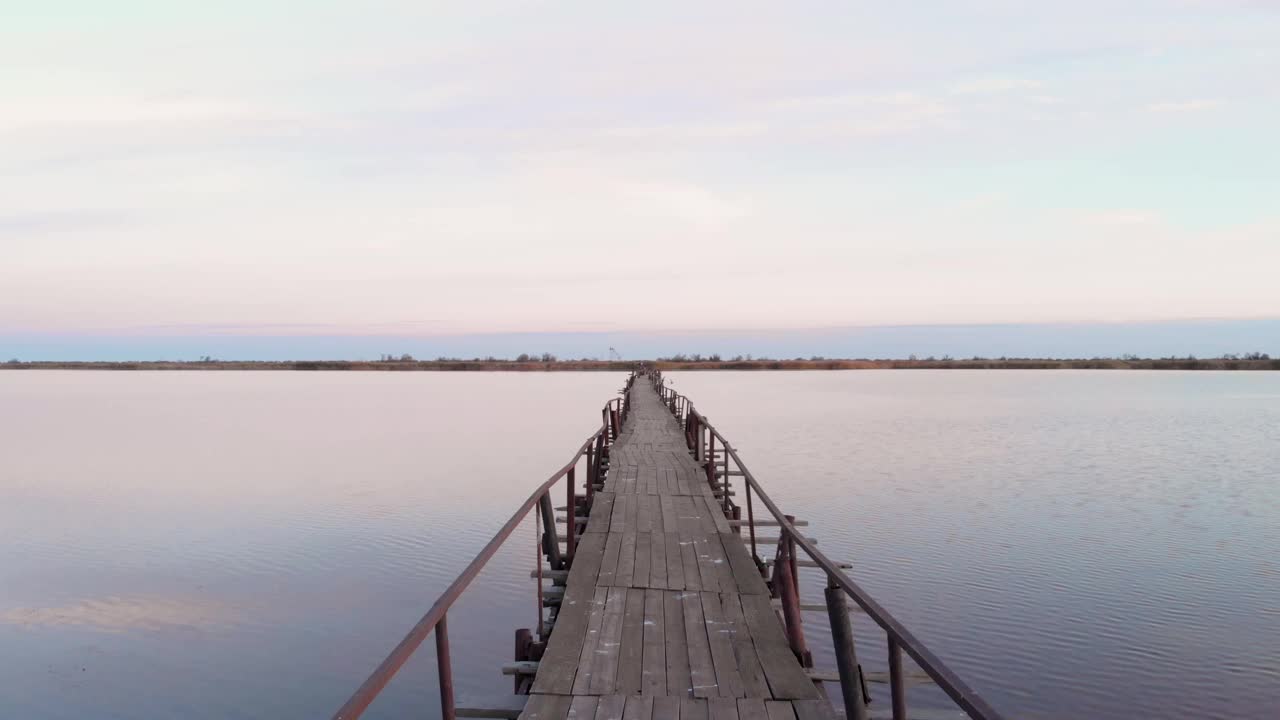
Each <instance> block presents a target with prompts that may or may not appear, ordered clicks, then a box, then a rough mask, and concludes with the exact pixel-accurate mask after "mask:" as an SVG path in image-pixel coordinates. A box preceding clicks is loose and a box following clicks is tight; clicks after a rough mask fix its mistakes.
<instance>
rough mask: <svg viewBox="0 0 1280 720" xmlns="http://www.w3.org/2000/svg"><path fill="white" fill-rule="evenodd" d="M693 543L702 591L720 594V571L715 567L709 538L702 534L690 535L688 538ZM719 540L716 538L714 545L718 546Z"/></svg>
mask: <svg viewBox="0 0 1280 720" xmlns="http://www.w3.org/2000/svg"><path fill="white" fill-rule="evenodd" d="M689 539H690V540H691V541H692V542H693V550H694V555H695V557H697V562H698V574H699V577H700V579H701V583H702V589H703V590H708V591H710V592H720V570H719V568H717V567H716V564H715V557H714V555H713V551H712V549H711V546H712V544H713V542H712V540H711V537H708V536H707V535H704V534H697V535H691V536H690V538H689ZM719 543H720V539H719V538H716V540H715V542H714V544H717V545H718V544H719Z"/></svg>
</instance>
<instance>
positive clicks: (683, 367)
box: [0, 358, 1280, 372]
mask: <svg viewBox="0 0 1280 720" xmlns="http://www.w3.org/2000/svg"><path fill="white" fill-rule="evenodd" d="M644 362H645V363H646V364H647V365H650V366H652V367H656V368H658V369H659V370H664V371H672V370H679V371H697V370H1255V371H1256V370H1280V358H1277V359H1270V358H1267V359H1260V360H1259V359H1236V358H1204V359H1197V358H1162V359H1115V358H1095V359H1054V358H1001V359H969V360H956V359H943V360H936V359H925V360H918V359H908V360H702V361H678V360H659V361H644ZM635 366H636V362H634V361H618V360H614V361H608V360H557V361H552V362H543V361H536V360H535V361H527V362H525V361H515V360H392V361H385V360H384V361H371V360H290V361H248V360H245V361H242V360H228V361H218V360H212V361H192V362H182V361H168V360H159V361H138V362H52V361H51V362H12V361H10V362H0V370H178V371H180V370H215V371H230V370H282V371H283V370H293V371H345V372H352V371H356V372H485V371H488V372H494V371H508V372H589V371H600V372H606V371H613V372H623V371H629V370H631V369H633V368H634V367H635Z"/></svg>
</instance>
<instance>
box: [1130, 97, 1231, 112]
mask: <svg viewBox="0 0 1280 720" xmlns="http://www.w3.org/2000/svg"><path fill="white" fill-rule="evenodd" d="M1219 107H1222V101H1221V100H1210V99H1206V98H1201V99H1196V100H1173V101H1164V102H1157V103H1151V104H1150V105H1148V106H1147V111H1148V112H1157V113H1188V112H1202V111H1205V110H1214V109H1217V108H1219Z"/></svg>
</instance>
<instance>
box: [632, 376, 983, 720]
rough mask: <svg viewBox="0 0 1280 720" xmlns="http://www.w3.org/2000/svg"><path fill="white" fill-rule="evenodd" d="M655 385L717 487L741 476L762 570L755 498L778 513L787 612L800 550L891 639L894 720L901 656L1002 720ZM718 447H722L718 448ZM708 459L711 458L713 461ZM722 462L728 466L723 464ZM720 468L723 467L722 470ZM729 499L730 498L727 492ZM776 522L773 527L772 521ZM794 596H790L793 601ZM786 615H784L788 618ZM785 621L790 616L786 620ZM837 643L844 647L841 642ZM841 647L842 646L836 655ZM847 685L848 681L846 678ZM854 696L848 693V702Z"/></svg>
mask: <svg viewBox="0 0 1280 720" xmlns="http://www.w3.org/2000/svg"><path fill="white" fill-rule="evenodd" d="M644 374H645V375H646V376H648V378H649V379H650V381H651V382H652V383H653V385H654V388H655V389H656V390H657V391H658V393H659V395H660V397H661V398H662V400H663V401H664V402H665V403H666V405H667V407H668V409H670V410H671V412H672V414H674V415H675V416H676V418H677V419H678V420H679V421H680V422H681V424H683V425H684V427H685V436H686V439H687V440H688V441H689V444H690V450H691V451H692V452H693V454H694V457H695V459H697V460H698V461H699V462H703V463H705V464H706V466H707V468H708V470H707V473H708V478H709V481H710V482H711V483H712V485H713V487H721V486H717V485H716V484H715V480H716V479H722V480H723V481H724V485H723V486H722V487H723V488H724V489H725V490H727V489H728V482H729V477H730V476H732V477H741V478H742V481H743V482H744V483H745V486H746V499H747V511H748V517H749V519H748V526H749V527H750V528H751V545H752V547H751V551H752V555H753V556H754V557H755V559H756V561H757V562H758V563H760V565H761V566H763V565H764V562H763V561H761V560H760V558H759V556H758V555H757V554H756V538H755V525H754V523H753V515H754V509H753V505H752V497H753V496H755V497H756V498H758V499H759V500H760V502H762V503H763V504H764V506H765V508H766V509H768V511H769V513H770V514H772V515H773V517H774V522H775V523H776V524H777V526H778V527H779V529H780V531H781V533H782V537H783V538H784V539H785V540H786V542H783V543H780V548H779V551H780V553H781V554H782V557H780V558H779V560H777V561H775V562H774V564H773V567H774V568H775V571H777V570H781V571H782V572H781V573H780V575H781V579H782V580H783V583H782V584H783V585H784V588H783V590H782V592H781V595H782V600H783V604H784V610H786V609H789V608H790V607H791V606H792V605H794V604H796V602H797V598H796V597H795V592H796V585H795V582H796V581H795V566H796V558H795V554H794V551H793V548H796V547H798V548H800V549H801V550H803V551H804V552H805V554H806V555H808V556H809V557H810V558H812V560H813V562H814V563H816V565H817V566H818V567H820V568H821V569H822V570H824V571H825V572H826V575H827V580H828V587H831V588H839V589H840V590H843V591H844V592H845V593H847V594H848V596H849V597H850V598H853V601H854V602H855V603H857V604H858V606H859V607H861V608H862V610H863V611H864V612H865V613H866V615H867V616H868V617H870V618H871V619H872V620H873V621H875V623H876V624H877V625H879V626H880V628H881V629H883V630H884V632H885V634H886V635H887V636H888V655H889V667H890V671H891V673H890V674H891V678H890V684H891V696H892V706H893V717H894V718H895V720H906V696H905V691H906V687H905V682H904V680H903V673H902V671H901V662H902V660H901V653H903V652H905V653H906V654H907V655H909V656H911V658H912V659H913V660H915V661H916V664H918V665H919V666H920V669H922V670H924V672H925V673H926V674H928V676H929V677H930V678H932V679H933V681H934V682H935V683H937V685H938V687H939V688H941V689H942V691H943V692H945V693H946V694H947V696H948V697H950V698H951V700H952V701H953V702H954V703H955V704H956V705H957V706H958V707H959V708H960V709H961V710H963V711H964V712H965V713H966V714H967V715H968V716H969V717H971V718H975V719H976V720H1003V716H1002V715H1001V714H1000V713H999V712H997V711H996V710H995V709H994V708H992V707H991V706H990V705H988V704H987V702H986V701H985V700H983V699H982V697H981V696H979V695H978V693H977V691H975V690H974V689H973V688H971V687H969V685H968V684H966V683H965V682H964V681H963V680H961V679H960V677H959V676H958V675H956V674H955V673H954V672H952V671H951V669H950V668H948V667H947V666H946V664H945V663H943V661H942V659H941V658H939V657H938V656H937V655H934V654H933V652H931V651H930V650H929V649H928V648H927V647H925V644H924V643H923V642H922V641H920V639H919V638H917V637H916V636H915V635H913V634H911V631H910V630H908V629H907V628H906V626H904V625H903V624H902V623H901V622H899V621H898V620H897V619H896V618H894V617H893V615H891V614H890V613H889V611H888V610H886V609H885V608H884V607H883V606H882V605H880V603H878V602H876V601H875V599H873V598H872V597H871V595H870V594H869V593H867V591H866V590H864V589H862V587H860V586H859V585H858V584H857V583H855V582H854V581H853V579H852V578H850V577H849V576H848V575H847V574H846V573H844V572H843V571H842V570H841V569H840V567H839V564H837V563H835V562H833V561H832V560H831V559H830V558H828V557H827V556H826V555H824V554H823V553H822V551H821V550H819V549H818V548H817V546H816V545H815V544H814V541H813V540H811V539H809V538H806V537H805V536H803V535H802V534H801V533H800V531H799V530H798V529H797V527H796V524H795V523H794V518H793V517H791V516H789V515H785V514H784V513H783V512H782V510H781V509H780V508H779V507H778V505H777V504H776V503H774V501H773V499H772V498H770V497H769V495H768V493H766V492H765V491H764V489H763V488H762V487H761V486H760V483H759V482H758V481H757V480H756V478H755V476H754V475H752V474H751V470H750V469H748V468H747V466H746V464H745V463H743V462H742V458H741V457H739V456H738V452H737V450H735V449H734V447H733V445H732V444H731V443H730V442H729V441H728V440H727V439H726V438H725V437H724V435H722V434H721V433H720V432H719V431H718V430H716V428H715V426H713V425H712V424H711V423H710V422H708V421H707V418H706V417H705V416H703V415H702V414H701V413H699V412H698V411H697V409H696V408H695V407H694V405H693V402H692V401H690V400H689V399H688V398H687V397H685V396H684V395H681V394H680V393H677V392H676V391H675V390H672V389H671V388H670V387H667V386H666V385H664V384H663V381H662V375H661V373H658V372H656V371H653V370H647V371H645V373H644ZM717 446H718V447H717ZM715 450H722V451H723V452H724V455H723V456H721V457H717V454H713V451H715ZM708 458H709V459H708ZM721 459H723V464H722V463H721V462H720V461H721ZM730 459H732V461H733V463H734V465H736V466H737V470H736V471H735V470H730V469H729V468H728V462H729V460H730ZM717 466H721V467H722V469H721V467H717ZM726 499H727V494H726ZM771 524H773V523H771ZM774 582H775V584H778V578H776V577H775V581H774ZM788 596H790V597H788ZM785 615H786V613H785V612H784V616H785ZM784 619H785V618H784ZM787 625H788V627H787V630H788V634H789V635H790V634H791V633H792V632H795V633H799V632H800V631H801V627H800V624H799V621H798V618H797V620H796V621H795V626H794V627H792V623H790V622H788V623H787ZM836 642H837V645H839V644H840V641H839V639H837V641H836ZM848 642H849V648H850V655H852V639H850V640H849V641H848ZM792 648H793V650H796V651H797V654H803V653H804V650H803V638H799V639H798V644H797V643H795V642H793V645H792ZM839 651H840V648H837V652H839ZM842 683H844V678H842ZM848 698H849V694H848V693H847V692H846V700H847V699H848ZM846 712H847V713H849V716H850V717H854V716H855V715H854V714H853V712H852V710H851V709H850V708H846Z"/></svg>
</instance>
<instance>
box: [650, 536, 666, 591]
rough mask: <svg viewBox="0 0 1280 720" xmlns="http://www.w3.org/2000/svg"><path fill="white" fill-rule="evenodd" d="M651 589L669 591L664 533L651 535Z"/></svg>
mask: <svg viewBox="0 0 1280 720" xmlns="http://www.w3.org/2000/svg"><path fill="white" fill-rule="evenodd" d="M649 587H652V588H661V589H664V590H665V589H667V588H669V587H671V586H670V585H669V584H667V540H666V537H665V536H664V535H663V534H662V533H653V534H652V535H650V542H649Z"/></svg>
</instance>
